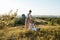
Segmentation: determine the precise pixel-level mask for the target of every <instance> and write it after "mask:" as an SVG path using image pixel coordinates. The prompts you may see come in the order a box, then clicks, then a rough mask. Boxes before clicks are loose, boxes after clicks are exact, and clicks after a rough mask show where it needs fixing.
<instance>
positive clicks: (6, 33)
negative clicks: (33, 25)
mask: <svg viewBox="0 0 60 40" xmlns="http://www.w3.org/2000/svg"><path fill="white" fill-rule="evenodd" d="M38 28H40V30H39V31H31V30H28V29H24V28H23V27H21V26H18V27H11V28H6V29H2V30H0V40H60V26H46V25H45V26H44V25H39V26H38Z"/></svg>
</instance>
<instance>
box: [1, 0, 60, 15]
mask: <svg viewBox="0 0 60 40" xmlns="http://www.w3.org/2000/svg"><path fill="white" fill-rule="evenodd" d="M17 9H18V12H17V14H18V15H22V14H25V15H27V14H28V12H29V10H32V15H57V16H58V15H59V16H60V0H0V14H8V13H9V11H10V10H13V11H12V13H13V12H15V11H16V10H17Z"/></svg>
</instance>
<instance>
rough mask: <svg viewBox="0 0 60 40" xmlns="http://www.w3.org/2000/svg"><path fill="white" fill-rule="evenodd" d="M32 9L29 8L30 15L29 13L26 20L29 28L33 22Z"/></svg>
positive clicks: (26, 26) (26, 25)
mask: <svg viewBox="0 0 60 40" xmlns="http://www.w3.org/2000/svg"><path fill="white" fill-rule="evenodd" d="M31 12H32V11H31V10H29V13H28V15H27V18H26V20H25V28H29V24H30V22H31V20H32V16H31Z"/></svg>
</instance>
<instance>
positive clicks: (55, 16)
mask: <svg viewBox="0 0 60 40" xmlns="http://www.w3.org/2000/svg"><path fill="white" fill-rule="evenodd" d="M33 16H34V17H51V18H52V17H54V18H60V16H58V15H33Z"/></svg>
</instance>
